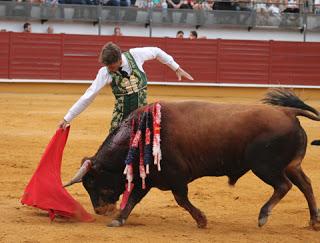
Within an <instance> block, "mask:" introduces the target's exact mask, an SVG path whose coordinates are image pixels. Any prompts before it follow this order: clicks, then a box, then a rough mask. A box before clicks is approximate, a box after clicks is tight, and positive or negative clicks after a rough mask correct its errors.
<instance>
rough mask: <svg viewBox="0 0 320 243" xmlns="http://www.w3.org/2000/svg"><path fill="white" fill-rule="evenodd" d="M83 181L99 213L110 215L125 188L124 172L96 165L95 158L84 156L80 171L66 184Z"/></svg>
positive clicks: (95, 209)
mask: <svg viewBox="0 0 320 243" xmlns="http://www.w3.org/2000/svg"><path fill="white" fill-rule="evenodd" d="M81 181H82V184H83V186H84V187H85V189H86V190H87V192H88V194H89V196H90V199H91V202H92V205H93V208H94V211H95V212H96V213H97V214H100V215H104V214H106V215H108V214H112V213H113V212H114V211H115V209H116V202H117V201H118V200H119V197H120V195H121V194H122V193H123V191H124V190H125V187H124V185H125V178H124V176H123V174H122V173H119V172H118V173H115V172H114V171H110V170H107V169H105V168H100V167H98V166H96V164H95V160H94V159H88V158H84V159H83V161H82V166H81V167H80V169H79V171H78V172H77V173H76V175H75V176H74V177H73V179H72V180H71V181H70V182H68V183H67V184H65V185H64V186H70V185H72V184H74V183H78V182H81Z"/></svg>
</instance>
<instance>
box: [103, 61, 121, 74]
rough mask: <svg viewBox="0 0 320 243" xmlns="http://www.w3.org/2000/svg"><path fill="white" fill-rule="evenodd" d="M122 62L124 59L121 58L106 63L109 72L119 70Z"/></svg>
mask: <svg viewBox="0 0 320 243" xmlns="http://www.w3.org/2000/svg"><path fill="white" fill-rule="evenodd" d="M121 64H122V60H119V61H117V62H115V63H112V64H109V65H106V66H107V68H108V70H109V72H111V73H115V72H117V71H118V70H119V68H120V67H121Z"/></svg>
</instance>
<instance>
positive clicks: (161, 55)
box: [64, 47, 179, 122]
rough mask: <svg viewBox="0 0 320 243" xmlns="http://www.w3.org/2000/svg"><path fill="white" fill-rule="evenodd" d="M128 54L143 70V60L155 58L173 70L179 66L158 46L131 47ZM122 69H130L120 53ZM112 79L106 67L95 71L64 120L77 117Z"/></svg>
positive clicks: (129, 70) (129, 71) (127, 70)
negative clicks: (88, 84) (92, 79)
mask: <svg viewBox="0 0 320 243" xmlns="http://www.w3.org/2000/svg"><path fill="white" fill-rule="evenodd" d="M129 52H130V54H131V55H132V56H133V58H134V60H135V61H136V64H137V66H138V68H139V69H140V70H141V71H142V72H144V70H143V67H142V65H143V64H144V62H145V61H148V60H153V59H157V60H159V61H160V62H161V63H163V64H166V65H168V66H169V67H170V68H171V69H172V70H173V71H176V70H177V69H178V68H179V65H178V64H177V63H176V62H175V61H174V60H173V58H172V56H170V55H168V54H167V53H166V52H164V51H163V50H161V49H160V48H158V47H143V48H133V49H130V50H129ZM121 57H122V64H121V67H122V70H123V71H126V72H127V73H128V74H129V75H130V74H131V72H132V70H131V67H130V65H129V63H128V60H127V59H126V57H125V56H124V55H123V54H122V55H121ZM111 81H112V76H111V75H110V73H109V71H108V68H107V67H102V68H100V70H99V72H98V73H97V76H96V79H95V80H94V81H93V82H92V84H91V85H90V87H89V88H88V89H87V90H86V92H85V93H84V94H83V95H82V96H81V97H80V99H79V100H78V101H77V102H76V103H75V104H74V105H73V106H72V107H71V108H70V110H69V111H68V113H67V114H66V115H65V116H64V120H66V121H67V122H71V120H73V119H74V118H75V117H77V116H78V115H79V114H80V113H81V112H82V111H84V110H85V109H86V108H87V107H88V106H89V105H90V103H91V102H92V101H93V100H94V98H95V97H96V96H97V94H98V93H99V91H100V90H101V89H102V88H103V87H104V86H105V85H106V84H110V83H111Z"/></svg>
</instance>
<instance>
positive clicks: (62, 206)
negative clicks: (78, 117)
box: [21, 127, 94, 222]
mask: <svg viewBox="0 0 320 243" xmlns="http://www.w3.org/2000/svg"><path fill="white" fill-rule="evenodd" d="M69 130H70V127H68V128H66V129H65V130H63V129H62V128H60V129H58V130H57V131H56V133H55V135H54V136H53V137H52V139H51V141H50V143H49V144H48V145H47V148H46V150H45V152H44V153H43V155H42V158H41V160H40V163H39V165H38V168H37V170H36V171H35V173H34V174H33V176H32V178H31V180H30V182H29V184H28V185H27V187H26V189H25V191H24V194H23V196H22V199H21V203H22V204H26V205H29V206H33V207H36V208H40V209H43V210H46V211H48V212H49V217H50V219H51V220H53V219H54V218H55V216H56V215H60V216H64V217H67V218H74V219H76V220H79V221H83V222H91V221H94V218H93V216H92V215H91V214H89V213H88V212H87V211H86V210H85V209H84V208H83V207H82V206H81V205H80V203H78V202H77V201H76V200H75V199H73V198H72V196H71V195H70V194H69V193H68V192H67V190H66V189H65V188H64V187H63V185H62V181H61V161H62V155H63V150H64V147H65V144H66V142H67V139H68V134H69Z"/></svg>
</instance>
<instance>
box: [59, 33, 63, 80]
mask: <svg viewBox="0 0 320 243" xmlns="http://www.w3.org/2000/svg"><path fill="white" fill-rule="evenodd" d="M63 65H64V34H63V33H62V34H60V75H59V76H60V79H61V80H63V79H64V73H63Z"/></svg>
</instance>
